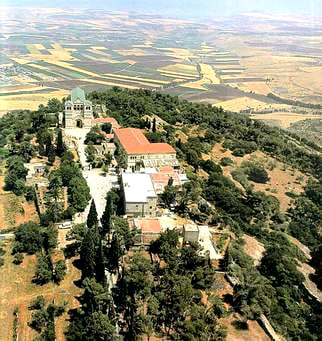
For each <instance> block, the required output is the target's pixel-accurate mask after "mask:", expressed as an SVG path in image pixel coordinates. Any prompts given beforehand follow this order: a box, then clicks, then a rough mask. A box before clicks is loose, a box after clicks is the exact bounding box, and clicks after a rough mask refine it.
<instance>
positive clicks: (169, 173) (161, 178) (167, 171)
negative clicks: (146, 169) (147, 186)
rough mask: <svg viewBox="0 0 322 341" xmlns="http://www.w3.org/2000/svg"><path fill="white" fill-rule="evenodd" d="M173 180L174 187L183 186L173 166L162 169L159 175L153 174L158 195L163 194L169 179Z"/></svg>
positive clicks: (152, 177)
mask: <svg viewBox="0 0 322 341" xmlns="http://www.w3.org/2000/svg"><path fill="white" fill-rule="evenodd" d="M170 178H172V179H173V185H174V186H179V185H180V184H181V182H180V178H179V175H178V173H177V172H175V170H174V169H173V167H171V166H164V167H161V168H160V170H159V172H158V173H153V174H151V179H152V182H153V186H154V189H155V191H156V193H162V192H163V191H164V188H165V186H166V185H167V184H168V182H169V179H170Z"/></svg>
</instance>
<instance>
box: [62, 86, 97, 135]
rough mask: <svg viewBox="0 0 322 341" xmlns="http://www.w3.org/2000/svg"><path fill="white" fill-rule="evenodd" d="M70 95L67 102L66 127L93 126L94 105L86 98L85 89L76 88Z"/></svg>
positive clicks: (87, 127)
mask: <svg viewBox="0 0 322 341" xmlns="http://www.w3.org/2000/svg"><path fill="white" fill-rule="evenodd" d="M70 97H71V98H70V100H69V101H66V102H65V111H64V123H65V128H76V127H78V128H86V129H89V128H91V126H92V119H93V105H92V102H91V101H88V100H86V97H85V92H84V90H82V89H81V88H75V89H73V90H72V91H71V96H70Z"/></svg>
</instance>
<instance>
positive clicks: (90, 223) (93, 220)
mask: <svg viewBox="0 0 322 341" xmlns="http://www.w3.org/2000/svg"><path fill="white" fill-rule="evenodd" d="M86 225H87V227H88V228H89V229H91V228H93V227H97V226H98V218H97V211H96V206H95V202H94V199H93V200H92V203H91V207H90V209H89V212H88V216H87V221H86Z"/></svg>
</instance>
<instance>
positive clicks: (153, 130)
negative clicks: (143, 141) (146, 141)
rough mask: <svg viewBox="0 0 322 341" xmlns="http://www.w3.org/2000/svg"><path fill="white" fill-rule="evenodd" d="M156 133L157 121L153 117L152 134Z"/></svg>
mask: <svg viewBox="0 0 322 341" xmlns="http://www.w3.org/2000/svg"><path fill="white" fill-rule="evenodd" d="M156 131H157V120H156V119H155V117H154V118H153V122H152V132H153V133H155V132H156Z"/></svg>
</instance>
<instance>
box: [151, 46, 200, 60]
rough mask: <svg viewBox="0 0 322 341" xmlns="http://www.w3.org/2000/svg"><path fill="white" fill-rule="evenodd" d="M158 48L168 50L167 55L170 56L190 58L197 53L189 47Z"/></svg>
mask: <svg viewBox="0 0 322 341" xmlns="http://www.w3.org/2000/svg"><path fill="white" fill-rule="evenodd" d="M157 49H158V50H163V51H167V52H168V53H167V55H168V56H170V57H175V58H181V59H188V58H193V57H194V56H195V55H194V53H193V52H191V51H190V50H188V49H179V48H167V47H159V48H157Z"/></svg>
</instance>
